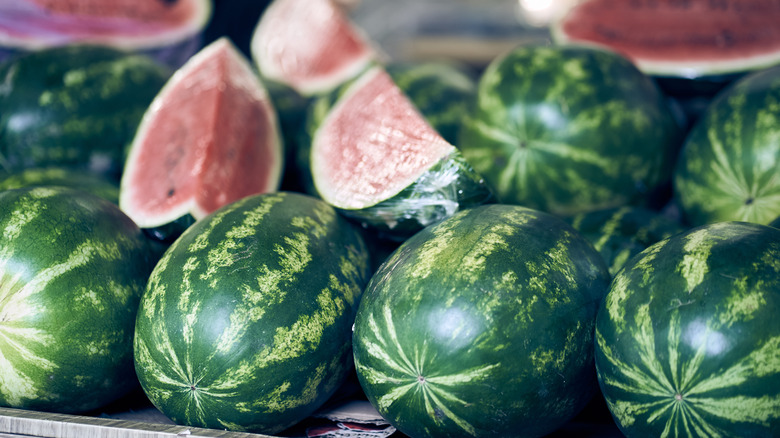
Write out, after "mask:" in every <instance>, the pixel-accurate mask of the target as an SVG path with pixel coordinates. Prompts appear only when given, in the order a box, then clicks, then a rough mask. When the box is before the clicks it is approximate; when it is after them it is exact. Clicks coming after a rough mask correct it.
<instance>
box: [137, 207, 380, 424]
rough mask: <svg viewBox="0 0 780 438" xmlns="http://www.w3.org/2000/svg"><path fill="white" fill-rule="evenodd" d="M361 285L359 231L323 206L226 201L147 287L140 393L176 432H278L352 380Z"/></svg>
mask: <svg viewBox="0 0 780 438" xmlns="http://www.w3.org/2000/svg"><path fill="white" fill-rule="evenodd" d="M368 276H369V271H368V255H367V252H366V248H365V244H364V242H363V240H362V238H361V236H360V234H359V233H358V231H357V230H356V229H355V228H354V227H353V226H352V225H351V224H349V223H348V222H346V220H345V219H343V218H342V217H341V216H339V215H338V214H337V213H336V211H335V210H334V209H333V208H332V207H330V206H329V205H327V204H326V203H324V202H322V201H321V200H318V199H316V198H313V197H310V196H307V195H303V194H298V193H292V192H278V193H273V194H263V195H253V196H249V197H246V198H243V199H241V200H239V201H237V202H234V203H232V204H229V205H227V206H225V207H223V208H221V209H219V210H217V211H216V212H214V213H212V214H211V215H209V216H207V217H205V218H203V219H201V220H199V221H198V222H196V223H195V224H194V225H193V226H191V227H190V228H188V229H187V231H185V232H184V233H183V234H182V235H181V237H179V239H177V240H176V241H175V242H174V243H173V244H172V246H171V247H170V248H169V249H168V251H167V252H166V253H165V254H164V255H163V257H162V259H161V260H160V262H159V263H158V264H157V266H156V267H155V269H154V271H153V273H152V275H151V277H150V279H149V283H148V285H147V288H146V291H145V293H144V295H143V298H142V301H141V306H140V310H139V313H138V320H137V325H136V336H135V363H136V371H137V374H138V377H139V379H140V381H141V385H142V387H143V389H144V391H145V392H146V394H147V396H148V397H149V399H150V400H151V401H152V402H153V403H154V405H155V406H157V407H158V408H159V409H160V410H161V411H162V412H163V413H164V414H165V415H167V416H169V417H170V418H171V419H172V420H173V421H175V422H177V423H181V424H186V425H190V426H198V427H209V428H216V429H231V430H251V431H261V432H265V433H274V432H278V431H281V430H283V429H285V428H287V427H289V426H291V425H293V424H295V423H297V422H299V421H301V420H303V419H304V418H306V417H307V416H308V415H309V414H311V413H312V412H313V411H314V410H315V409H317V408H318V407H319V406H320V405H322V404H323V403H324V402H325V401H326V400H327V399H328V397H329V396H330V395H331V394H333V393H334V391H335V390H336V389H337V387H338V386H339V385H340V384H341V383H342V382H343V381H344V379H345V377H347V376H348V372H349V371H350V370H351V334H352V332H351V328H352V323H353V320H354V315H355V311H356V307H357V302H358V300H359V297H360V295H361V293H362V291H363V287H364V286H365V283H366V282H367V280H368Z"/></svg>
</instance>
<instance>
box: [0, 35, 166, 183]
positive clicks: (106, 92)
mask: <svg viewBox="0 0 780 438" xmlns="http://www.w3.org/2000/svg"><path fill="white" fill-rule="evenodd" d="M169 75H170V71H169V69H168V68H167V67H163V66H162V65H160V64H158V63H157V62H155V61H153V60H152V59H151V58H148V57H146V56H143V55H133V54H129V53H127V52H124V51H121V50H118V49H112V48H108V47H103V46H93V45H69V46H62V47H56V48H50V49H42V50H39V51H35V52H30V53H26V54H23V55H19V56H17V57H15V58H11V59H9V60H7V61H5V62H4V63H2V64H0V81H2V83H3V87H0V154H2V156H3V160H2V166H3V168H5V170H6V171H18V170H21V169H25V168H28V167H46V166H67V167H72V168H77V169H80V170H87V171H91V172H95V173H99V174H101V175H105V176H108V177H111V178H112V179H114V180H115V181H117V182H118V181H119V176H120V174H121V171H122V167H123V164H124V158H125V153H126V149H127V147H128V146H129V144H130V141H131V140H132V139H133V136H134V135H135V130H136V128H137V126H138V123H139V122H140V121H141V116H142V115H143V113H144V111H146V108H147V107H148V106H149V104H150V103H151V102H152V99H153V98H154V96H155V95H156V94H157V92H158V91H159V90H160V88H162V86H163V84H164V83H165V81H166V80H167V78H168V76H169Z"/></svg>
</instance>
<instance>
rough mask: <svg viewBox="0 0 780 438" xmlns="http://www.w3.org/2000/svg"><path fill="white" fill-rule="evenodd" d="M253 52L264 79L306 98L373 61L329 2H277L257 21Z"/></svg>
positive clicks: (353, 29) (360, 37)
mask: <svg viewBox="0 0 780 438" xmlns="http://www.w3.org/2000/svg"><path fill="white" fill-rule="evenodd" d="M251 50H252V56H253V57H254V60H255V62H256V63H257V65H258V68H259V70H260V72H261V73H262V74H263V76H265V77H267V78H269V79H272V80H275V81H278V82H281V83H283V84H286V85H288V86H290V87H292V88H293V89H295V90H297V91H298V92H299V93H301V94H304V95H310V94H314V93H317V92H322V91H326V90H329V89H331V88H333V87H335V86H336V85H339V84H341V83H343V82H344V81H346V80H347V79H349V78H352V77H354V76H355V75H357V74H358V73H359V72H360V71H362V70H363V69H364V68H365V67H366V66H367V65H368V63H369V62H370V61H371V60H372V59H373V58H374V52H373V50H372V48H371V47H370V44H369V42H368V40H367V39H366V38H365V37H364V36H363V34H362V33H361V32H360V31H359V29H357V28H356V27H355V26H354V24H353V23H352V22H351V20H350V19H349V17H348V16H347V15H346V13H345V12H344V11H343V10H342V9H340V8H339V7H338V6H337V5H336V4H335V3H333V1H332V0H275V1H274V2H272V3H271V4H270V5H269V6H268V9H266V11H265V12H264V13H263V15H262V17H261V18H260V21H259V23H258V25H257V28H256V29H255V32H254V35H253V36H252V49H251Z"/></svg>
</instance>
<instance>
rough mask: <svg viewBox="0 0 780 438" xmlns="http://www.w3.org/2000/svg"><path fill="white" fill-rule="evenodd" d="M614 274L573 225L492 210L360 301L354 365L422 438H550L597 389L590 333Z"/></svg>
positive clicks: (513, 209) (464, 215)
mask: <svg viewBox="0 0 780 438" xmlns="http://www.w3.org/2000/svg"><path fill="white" fill-rule="evenodd" d="M609 279H610V277H609V272H608V271H607V267H606V265H605V264H604V261H603V260H602V258H601V256H600V255H599V253H598V252H596V250H595V249H594V248H593V246H591V245H590V243H588V242H587V241H586V240H585V239H584V238H583V237H582V236H580V235H579V234H578V233H577V232H576V231H575V230H574V229H573V228H571V227H570V226H569V225H568V224H566V223H565V222H564V221H563V220H561V219H558V218H556V217H554V216H552V215H549V214H547V213H542V212H539V211H536V210H531V209H528V208H525V207H521V206H515V205H502V204H491V205H485V206H480V207H474V208H471V209H468V210H463V211H461V212H459V213H456V214H455V215H454V216H452V217H450V218H449V219H445V220H444V221H442V222H439V223H438V224H436V225H433V226H430V227H428V228H425V229H424V230H422V231H420V232H419V233H417V234H415V235H414V236H412V237H411V238H409V239H408V240H407V241H405V242H404V243H403V244H401V246H400V247H399V248H398V249H397V250H396V251H395V252H394V253H393V254H392V255H391V256H390V257H389V258H388V259H387V260H386V261H385V262H384V264H382V266H381V267H380V268H379V269H378V270H377V271H376V273H375V274H374V276H373V277H372V278H371V281H370V282H369V285H368V287H367V288H366V291H365V293H364V295H363V299H362V301H361V303H360V306H359V309H358V313H357V317H356V320H355V329H354V336H353V345H354V357H355V367H356V370H357V375H358V379H359V381H360V384H361V386H362V388H363V390H364V392H365V394H366V396H367V397H368V399H369V400H370V401H371V403H372V404H373V405H374V406H375V407H376V409H377V410H378V411H379V413H380V414H382V416H384V417H385V418H386V419H387V420H388V421H389V422H390V423H391V424H393V425H394V426H396V427H397V428H398V430H400V431H401V432H403V433H404V434H406V435H409V436H413V437H415V438H420V437H443V436H450V437H455V436H475V437H508V436H526V437H534V436H541V435H544V434H546V433H549V432H551V431H552V430H554V429H556V428H558V427H560V426H562V425H563V423H564V422H566V421H567V420H569V419H570V418H572V417H573V416H574V415H575V414H577V413H578V411H579V410H580V409H581V408H582V407H583V406H584V405H585V404H586V403H587V402H588V401H589V399H590V398H591V396H592V395H593V394H594V393H595V392H596V391H597V386H596V375H595V370H594V364H593V328H594V324H595V320H596V312H597V310H598V306H599V303H600V301H601V299H602V297H603V295H604V294H605V293H606V290H607V286H608V283H609Z"/></svg>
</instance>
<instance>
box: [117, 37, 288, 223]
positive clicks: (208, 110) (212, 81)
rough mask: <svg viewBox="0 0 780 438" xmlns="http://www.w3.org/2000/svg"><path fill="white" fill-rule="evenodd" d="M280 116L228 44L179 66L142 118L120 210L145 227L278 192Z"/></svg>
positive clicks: (214, 45)
mask: <svg viewBox="0 0 780 438" xmlns="http://www.w3.org/2000/svg"><path fill="white" fill-rule="evenodd" d="M281 169H282V147H281V140H280V137H279V128H278V122H277V118H276V113H275V111H274V108H273V106H272V105H271V103H270V101H269V99H268V94H267V92H266V90H265V88H264V86H263V84H262V82H261V81H260V79H259V78H258V76H257V74H256V73H255V71H254V70H253V69H252V67H251V65H250V63H249V61H248V60H247V59H246V58H245V57H244V56H243V55H242V54H241V53H240V52H239V51H238V50H237V49H236V48H235V46H234V45H233V44H232V43H231V42H230V41H229V40H227V39H225V38H221V39H218V40H217V41H215V42H213V43H211V44H209V45H208V46H206V47H205V48H203V49H202V50H201V51H200V52H198V54H196V55H195V56H193V57H192V58H191V59H190V60H189V61H188V62H187V63H186V64H185V65H184V66H182V67H181V69H179V70H178V71H177V72H176V73H175V74H174V75H173V77H172V78H171V79H170V80H169V82H168V83H167V84H166V85H165V86H164V87H163V89H162V90H161V91H160V93H159V94H158V95H157V97H155V100H154V101H153V102H152V105H151V106H150V107H149V109H148V110H147V112H146V114H144V117H143V120H142V121H141V125H140V127H139V129H138V132H137V133H136V136H135V138H134V139H133V143H132V146H131V150H130V154H129V156H128V159H127V163H126V166H125V171H124V173H123V175H122V181H121V185H120V197H119V205H120V207H121V208H122V209H123V210H124V211H125V212H126V213H127V214H128V215H129V216H130V217H131V218H132V219H133V220H134V221H136V223H137V224H138V225H139V226H141V227H142V228H154V227H160V226H163V225H166V224H169V223H171V222H173V221H176V220H177V219H179V218H181V217H186V216H191V217H192V218H194V219H199V218H201V217H203V216H205V215H206V214H208V213H210V212H212V211H214V210H216V209H218V208H219V207H221V206H223V205H225V204H228V203H230V202H233V201H236V200H238V199H239V198H242V197H244V196H248V195H251V194H256V193H262V192H269V191H274V190H277V189H278V186H279V182H280V179H281Z"/></svg>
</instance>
